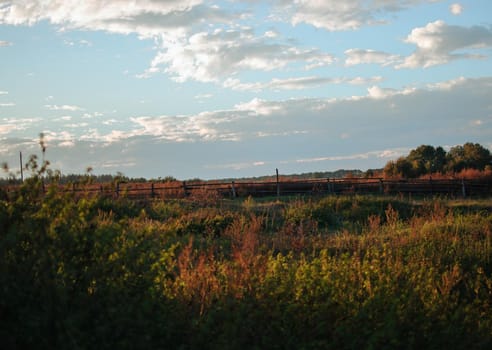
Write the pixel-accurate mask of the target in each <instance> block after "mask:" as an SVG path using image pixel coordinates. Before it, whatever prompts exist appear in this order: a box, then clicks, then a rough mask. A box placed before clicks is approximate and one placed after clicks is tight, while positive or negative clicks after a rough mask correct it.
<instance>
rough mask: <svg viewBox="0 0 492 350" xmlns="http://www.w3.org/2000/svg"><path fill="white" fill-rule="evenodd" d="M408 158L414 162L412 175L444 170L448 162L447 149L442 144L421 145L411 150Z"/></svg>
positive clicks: (416, 175)
mask: <svg viewBox="0 0 492 350" xmlns="http://www.w3.org/2000/svg"><path fill="white" fill-rule="evenodd" d="M407 160H408V161H410V163H411V164H412V169H413V171H412V173H413V174H412V175H413V176H415V177H418V176H422V175H425V174H431V173H436V172H443V171H444V166H445V164H446V151H444V149H443V148H442V147H440V146H439V147H437V148H434V147H433V146H430V145H421V146H419V147H417V148H416V149H414V150H412V151H410V154H409V155H408V157H407Z"/></svg>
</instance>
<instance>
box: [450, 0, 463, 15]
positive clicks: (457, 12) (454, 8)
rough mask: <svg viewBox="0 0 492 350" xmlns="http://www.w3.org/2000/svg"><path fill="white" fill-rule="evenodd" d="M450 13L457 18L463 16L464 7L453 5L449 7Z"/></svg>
mask: <svg viewBox="0 0 492 350" xmlns="http://www.w3.org/2000/svg"><path fill="white" fill-rule="evenodd" d="M449 11H451V13H452V14H453V15H455V16H458V15H461V13H462V12H463V6H462V5H461V4H458V3H456V4H452V5H450V6H449Z"/></svg>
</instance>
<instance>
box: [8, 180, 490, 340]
mask: <svg viewBox="0 0 492 350" xmlns="http://www.w3.org/2000/svg"><path fill="white" fill-rule="evenodd" d="M40 186H41V180H40V179H39V178H36V177H34V178H33V179H29V180H28V181H26V183H25V184H24V185H23V187H22V189H21V191H19V192H18V193H17V194H15V195H12V194H11V195H10V197H8V196H7V195H6V194H4V196H3V197H2V196H0V198H3V199H2V200H0V232H1V233H0V337H1V339H2V348H5V349H15V348H36V349H116V348H119V349H136V348H152V349H173V348H175V349H193V348H200V349H236V348H241V349H254V348H257V349H360V348H367V349H383V348H398V349H402V348H408V349H415V348H449V349H452V348H462V349H464V348H466V349H468V348H483V349H486V348H490V347H491V346H492V305H491V304H492V261H491V258H492V245H491V243H492V214H491V212H490V209H491V208H490V202H488V201H487V200H475V201H465V200H460V201H454V200H448V199H442V198H441V199H439V198H434V199H420V200H417V201H415V200H409V199H406V198H398V197H372V196H329V197H320V198H290V199H286V200H282V201H277V200H270V201H268V200H262V201H255V200H254V199H252V198H248V199H246V200H244V199H243V200H240V199H237V200H235V201H228V200H207V199H206V198H205V199H203V198H201V199H200V198H195V199H193V198H191V199H187V200H175V201H147V202H135V201H130V200H128V199H125V198H119V199H107V198H106V199H105V198H100V197H89V196H88V197H83V198H79V199H77V200H75V199H74V198H72V197H71V195H70V193H64V192H61V191H59V190H56V188H55V187H53V188H51V189H50V187H49V186H47V189H48V190H47V192H46V194H44V195H42V194H41V190H40Z"/></svg>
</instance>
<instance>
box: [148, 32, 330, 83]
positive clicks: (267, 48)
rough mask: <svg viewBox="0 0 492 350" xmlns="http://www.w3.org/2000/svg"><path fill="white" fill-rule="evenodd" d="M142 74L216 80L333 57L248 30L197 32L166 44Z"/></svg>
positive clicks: (323, 62) (315, 64)
mask: <svg viewBox="0 0 492 350" xmlns="http://www.w3.org/2000/svg"><path fill="white" fill-rule="evenodd" d="M164 46H165V50H163V51H162V52H160V53H158V54H157V55H156V57H155V58H154V59H153V60H152V62H151V65H150V68H149V69H148V70H147V72H146V74H145V75H144V76H148V75H151V74H154V73H156V72H159V71H161V69H160V66H163V65H164V66H165V67H166V68H165V69H164V71H165V72H166V73H168V74H170V75H171V76H173V77H174V79H175V80H176V81H178V82H184V81H187V80H197V81H202V82H219V80H220V79H221V78H224V77H230V76H234V75H235V74H237V73H238V72H239V71H242V70H260V71H272V70H276V69H282V68H285V67H286V66H287V65H289V64H291V63H303V62H306V65H305V67H304V68H305V69H312V68H316V67H321V66H324V65H328V64H331V63H332V62H333V60H334V58H333V57H332V56H331V55H329V54H326V53H322V52H320V51H318V50H316V49H308V50H301V49H298V48H296V47H293V46H291V45H287V44H279V43H272V42H270V41H269V39H268V38H265V37H256V36H255V35H254V32H253V31H252V30H251V29H242V30H234V29H231V30H222V29H217V30H215V31H213V32H211V33H209V32H200V33H196V34H194V35H192V36H191V37H190V38H189V39H187V40H185V41H178V42H174V43H172V44H171V43H165V44H164Z"/></svg>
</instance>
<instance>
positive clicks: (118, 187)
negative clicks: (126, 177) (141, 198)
mask: <svg viewBox="0 0 492 350" xmlns="http://www.w3.org/2000/svg"><path fill="white" fill-rule="evenodd" d="M119 196H120V183H119V182H117V183H116V198H118V197H119Z"/></svg>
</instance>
